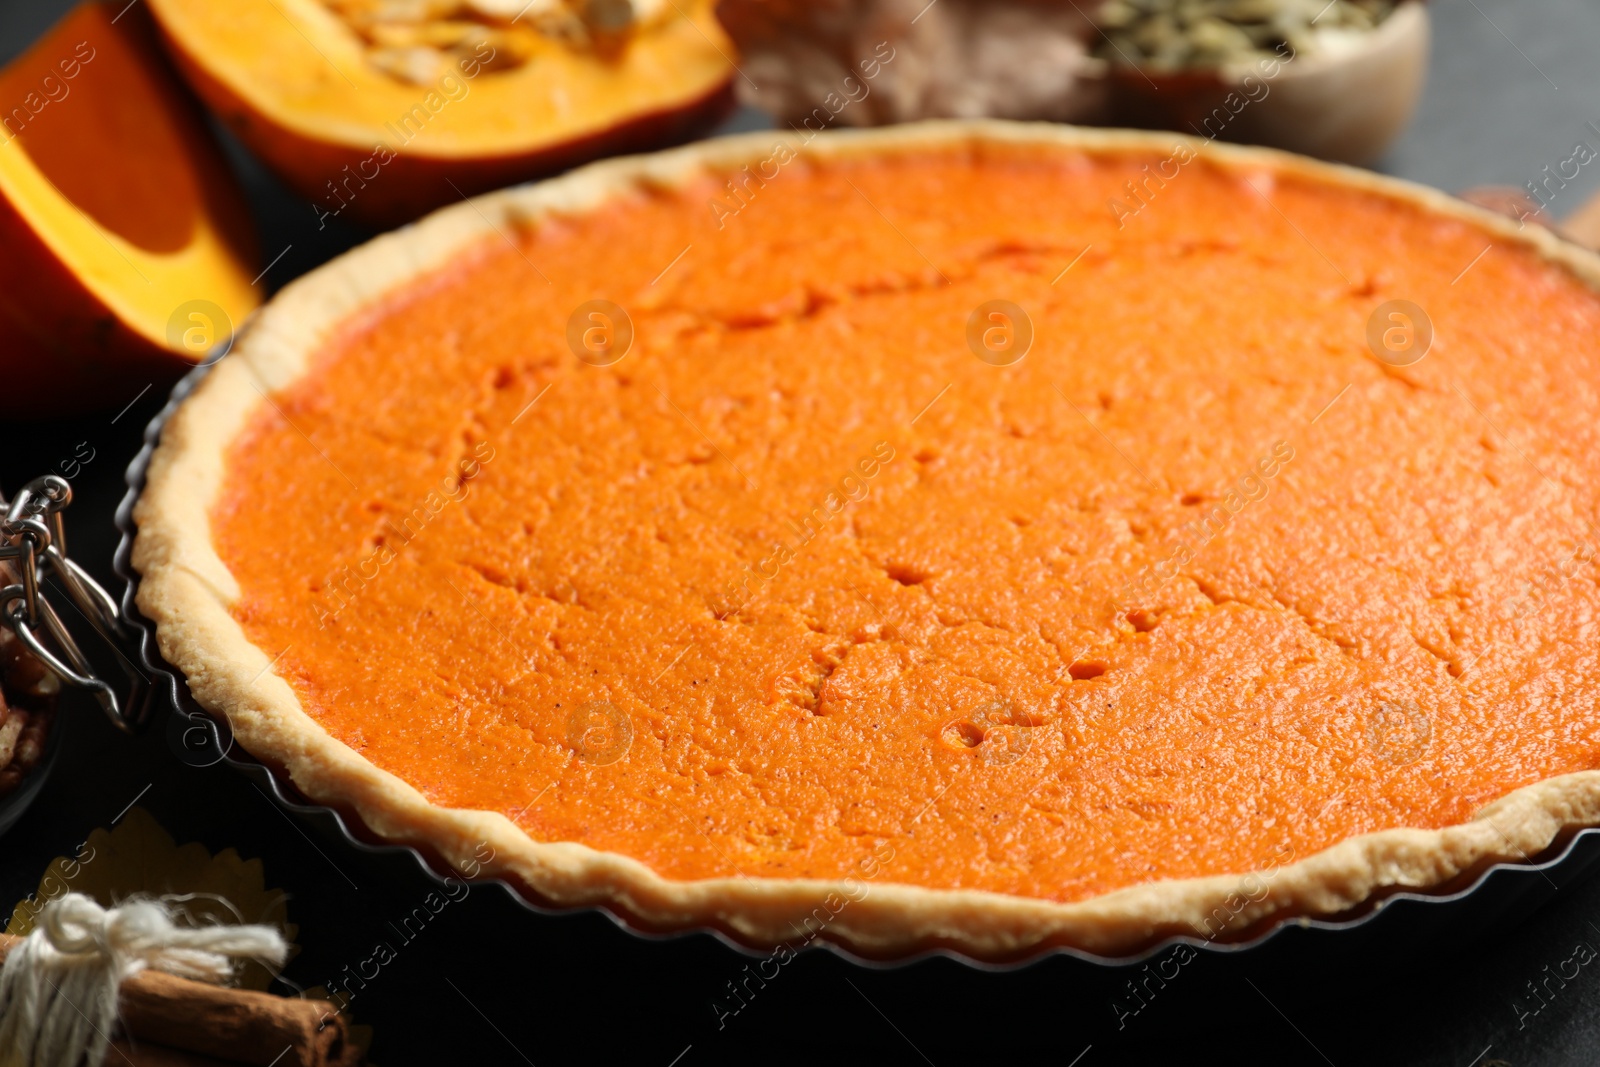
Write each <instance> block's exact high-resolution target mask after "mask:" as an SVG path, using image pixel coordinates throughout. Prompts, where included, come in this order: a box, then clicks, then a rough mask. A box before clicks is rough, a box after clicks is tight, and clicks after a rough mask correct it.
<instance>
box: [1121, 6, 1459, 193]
mask: <svg viewBox="0 0 1600 1067" xmlns="http://www.w3.org/2000/svg"><path fill="white" fill-rule="evenodd" d="M1094 23H1095V28H1096V30H1097V31H1098V34H1097V38H1098V39H1097V41H1096V42H1095V44H1094V45H1093V48H1092V54H1093V56H1094V58H1095V59H1096V60H1098V61H1099V62H1100V63H1101V64H1103V70H1104V72H1105V73H1104V77H1105V78H1106V80H1107V82H1108V85H1109V93H1108V98H1109V105H1108V106H1109V109H1110V114H1109V115H1108V119H1109V121H1111V122H1112V123H1114V124H1116V125H1121V126H1140V127H1145V128H1154V129H1173V130H1178V131H1181V132H1184V133H1189V134H1193V135H1195V136H1199V137H1202V138H1205V139H1207V140H1210V139H1221V140H1229V141H1239V142H1243V143H1247V144H1264V145H1270V146H1272V147H1277V148H1285V149H1289V150H1291V151H1296V152H1302V153H1304V154H1307V155H1313V156H1318V157H1321V158H1323V159H1332V160H1337V161H1340V162H1346V163H1370V162H1371V161H1373V160H1374V159H1376V158H1377V157H1378V156H1379V155H1381V154H1382V152H1383V150H1384V149H1385V148H1386V147H1388V145H1389V144H1390V142H1391V141H1392V140H1393V139H1394V137H1395V136H1397V135H1398V134H1399V132H1400V131H1401V130H1402V129H1403V128H1404V127H1405V125H1406V123H1407V122H1408V121H1409V120H1410V118H1411V115H1412V114H1413V112H1414V111H1415V109H1416V104H1417V101H1418V99H1419V98H1420V96H1421V93H1422V85H1423V81H1424V79H1425V77H1426V72H1427V60H1428V41H1429V22H1428V14H1427V8H1426V7H1425V6H1424V4H1423V3H1422V0H1106V2H1105V3H1103V4H1101V5H1100V6H1099V8H1098V9H1097V10H1096V12H1095V16H1094Z"/></svg>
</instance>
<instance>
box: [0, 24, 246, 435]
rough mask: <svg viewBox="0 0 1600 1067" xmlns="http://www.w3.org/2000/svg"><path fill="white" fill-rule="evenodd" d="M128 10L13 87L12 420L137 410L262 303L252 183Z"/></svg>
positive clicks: (1, 315) (5, 225)
mask: <svg viewBox="0 0 1600 1067" xmlns="http://www.w3.org/2000/svg"><path fill="white" fill-rule="evenodd" d="M122 6H123V5H122V4H120V3H86V4H83V5H81V6H79V7H78V8H77V9H76V10H74V11H73V12H72V14H71V15H69V16H67V17H66V18H65V19H63V20H62V21H61V22H60V23H59V24H58V25H57V26H56V27H55V28H54V29H52V30H51V31H50V32H49V33H48V34H46V35H45V36H44V38H43V39H41V40H40V41H39V42H38V43H37V44H35V45H34V46H33V47H32V48H31V49H29V50H28V51H27V52H26V53H25V54H23V55H22V56H20V57H19V58H17V59H16V60H15V61H14V62H12V63H11V64H10V65H9V66H7V67H6V68H5V69H4V70H3V71H0V248H3V249H4V253H3V254H0V352H3V357H0V358H3V363H0V366H3V368H4V370H5V373H6V386H7V388H6V389H5V391H4V393H3V394H0V405H3V407H4V410H5V411H7V412H8V413H12V414H17V413H26V414H31V415H38V414H52V413H56V412H61V411H71V410H87V409H93V408H95V407H105V406H110V405H113V404H115V405H121V404H125V403H127V402H128V400H129V399H130V398H131V396H132V395H133V392H132V391H133V390H137V389H138V388H139V387H140V386H141V385H144V384H147V383H149V382H150V381H152V380H170V379H171V378H172V377H175V376H176V374H177V373H178V372H179V371H180V370H181V369H182V368H183V367H184V366H185V365H186V363H188V362H193V361H194V360H197V359H199V358H201V357H202V356H204V355H205V353H206V351H207V350H208V349H209V348H210V347H211V342H213V341H215V340H216V339H217V336H216V333H215V328H216V327H217V326H218V325H219V323H218V321H217V320H218V319H219V318H225V319H228V320H231V321H232V322H235V323H237V322H240V321H242V320H243V319H244V317H245V316H246V315H247V314H249V313H250V311H251V310H253V309H254V308H255V306H256V305H257V304H258V303H259V302H260V298H259V295H258V292H257V290H256V289H255V288H254V287H253V286H252V283H251V279H252V278H253V277H255V275H256V273H257V272H258V271H259V270H260V269H261V268H260V266H258V265H257V259H258V258H259V254H258V252H257V250H256V247H257V246H256V241H255V235H254V233H253V229H252V226H251V223H250V215H249V212H248V210H247V208H246V206H245V202H244V197H243V194H242V193H241V192H240V190H239V187H238V183H237V182H236V181H235V179H234V177H233V173H232V171H230V170H229V168H228V165H227V163H226V162H225V161H224V160H223V158H222V154H221V153H220V152H219V151H218V149H217V146H216V144H215V142H214V141H213V139H212V136H211V132H210V130H209V129H208V128H207V127H206V123H205V119H204V117H203V116H202V115H201V114H199V112H198V110H197V109H196V108H195V107H194V104H193V102H192V100H190V98H189V97H188V95H187V94H186V93H185V92H184V91H183V89H182V87H181V86H180V85H179V84H177V82H176V81H175V79H174V78H173V77H172V74H171V71H170V69H169V68H168V66H167V64H166V62H165V60H164V59H163V58H162V56H161V52H160V49H159V48H158V47H157V46H156V43H155V40H154V38H153V35H152V34H151V31H150V27H149V23H148V21H147V20H145V19H144V17H143V13H142V12H140V11H138V10H128V11H125V12H124V13H123V14H122V16H121V17H120V18H119V17H118V11H119V9H121V8H122ZM186 304H187V305H192V307H191V308H190V310H196V309H198V310H199V311H200V312H202V314H201V319H202V320H204V325H200V326H199V332H198V333H196V332H194V331H195V329H196V325H197V324H196V323H195V322H193V321H190V320H189V319H187V318H186V317H185V316H183V315H182V314H178V320H179V321H180V324H179V325H178V326H177V328H176V329H174V315H175V314H177V313H178V312H179V309H180V308H182V307H183V306H184V305H186ZM186 334H187V338H186V336H185V335H186ZM135 382H137V383H139V385H134V384H133V383H135ZM130 386H131V389H130Z"/></svg>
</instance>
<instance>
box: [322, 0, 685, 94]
mask: <svg viewBox="0 0 1600 1067" xmlns="http://www.w3.org/2000/svg"><path fill="white" fill-rule="evenodd" d="M322 2H323V4H324V6H325V7H327V8H328V10H330V11H331V12H333V14H334V15H336V16H337V17H338V18H339V19H340V21H342V22H343V23H344V24H345V25H346V26H348V27H349V28H350V30H351V31H352V32H353V33H354V34H355V35H356V36H357V37H358V38H359V39H360V40H361V41H362V43H363V44H364V45H365V46H366V48H365V53H366V58H367V61H368V62H369V63H371V64H372V65H373V66H374V67H376V68H377V69H378V70H380V71H382V72H383V73H385V74H387V75H388V76H390V77H391V78H394V79H396V80H398V81H402V82H406V83H408V84H413V85H424V84H429V83H431V82H434V81H436V80H437V79H438V78H440V77H442V76H443V75H444V74H445V73H447V72H448V70H449V68H450V67H451V66H453V65H455V64H456V63H458V62H460V61H462V60H466V59H469V58H470V59H472V60H474V61H475V62H477V63H478V64H480V65H481V67H482V69H484V70H487V71H498V70H509V69H512V68H515V67H519V66H521V65H523V64H524V63H526V62H528V60H529V59H530V58H531V57H532V56H533V54H534V53H535V52H536V51H537V50H538V47H537V42H538V41H540V40H545V41H553V42H557V43H559V44H561V45H563V46H565V47H568V48H571V49H574V50H583V51H589V52H592V53H594V54H596V55H598V56H600V57H601V58H608V57H611V56H614V55H616V54H618V52H619V50H620V49H621V48H623V47H625V46H626V44H627V41H628V39H629V38H630V36H631V35H632V34H633V33H635V32H637V31H638V30H639V28H640V27H641V26H643V25H646V24H649V23H653V22H655V21H657V20H659V19H662V18H665V17H666V15H667V13H669V12H670V10H671V8H670V6H669V4H668V0H322ZM485 44H487V45H489V46H491V47H492V48H493V49H494V51H493V53H492V55H493V58H492V59H489V60H485V59H484V58H483V55H484V54H485V53H486V50H485V49H484V48H483V47H482V46H483V45H485Z"/></svg>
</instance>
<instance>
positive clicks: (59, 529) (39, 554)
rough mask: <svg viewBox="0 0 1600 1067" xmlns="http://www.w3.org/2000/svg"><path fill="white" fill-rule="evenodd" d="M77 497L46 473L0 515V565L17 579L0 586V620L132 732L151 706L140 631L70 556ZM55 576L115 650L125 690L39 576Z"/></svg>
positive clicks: (79, 611) (72, 602)
mask: <svg viewBox="0 0 1600 1067" xmlns="http://www.w3.org/2000/svg"><path fill="white" fill-rule="evenodd" d="M70 503H72V487H71V486H70V485H68V484H67V481H66V480H65V479H64V478H60V477H57V476H56V475H53V474H47V475H45V476H44V477H43V478H35V479H34V480H33V481H31V482H29V483H28V484H27V485H25V486H23V487H22V489H21V490H19V491H18V493H17V495H16V497H15V498H13V499H12V501H11V502H10V503H9V504H5V503H4V502H3V501H0V507H5V509H6V512H5V520H4V522H0V572H3V573H4V575H5V576H6V577H7V578H15V579H17V580H16V581H14V582H12V583H10V584H8V585H6V586H5V587H4V588H0V622H3V623H4V624H5V625H7V626H9V627H11V629H12V630H13V631H14V632H15V633H16V635H17V637H18V639H19V640H21V641H22V643H23V644H24V645H25V646H26V647H27V648H28V650H29V651H30V652H32V653H33V654H34V655H35V656H37V657H38V658H39V660H40V662H42V663H43V664H44V665H45V666H46V667H48V668H49V669H50V670H51V671H52V672H53V673H55V675H56V676H57V677H59V678H60V679H61V681H62V682H64V683H66V684H67V685H70V686H74V687H76V688H78V689H87V690H89V691H90V692H92V693H93V694H94V695H95V699H96V700H97V701H99V703H100V707H101V708H102V709H104V711H105V713H106V715H107V716H108V717H110V719H111V721H112V722H113V723H115V724H116V725H117V727H118V728H119V729H122V730H124V731H126V732H129V733H132V732H133V731H134V730H136V729H138V728H139V727H140V726H142V725H143V724H144V720H145V718H146V717H147V715H148V714H149V709H150V686H149V682H148V679H146V678H145V676H144V675H143V674H142V673H141V672H140V671H139V670H138V668H137V667H135V666H134V665H133V663H132V661H131V660H130V659H129V658H128V657H129V655H130V654H132V653H133V652H134V645H133V642H134V638H133V636H132V635H131V633H130V632H129V630H128V629H127V628H126V627H125V626H124V625H123V621H122V613H121V611H120V610H119V609H118V607H117V602H116V601H115V600H113V599H112V597H111V594H110V593H107V592H106V591H105V589H104V588H102V587H101V585H100V583H98V582H96V581H95V580H94V579H93V578H91V577H89V574H88V572H86V571H85V570H84V569H83V568H82V567H79V566H78V565H77V564H76V563H74V562H72V560H70V559H68V558H67V540H66V529H65V527H64V526H63V524H62V520H61V512H62V511H63V510H64V509H65V508H66V507H67V505H68V504H70ZM41 563H42V564H43V567H44V572H43V573H44V574H48V575H49V576H52V577H54V578H55V580H56V583H57V585H58V586H59V587H60V589H61V590H62V591H63V592H64V593H65V595H66V597H67V600H68V602H69V603H70V605H71V606H72V607H73V608H74V609H75V610H76V613H77V615H79V616H81V617H82V618H83V620H84V621H86V622H87V623H88V624H89V627H90V628H91V629H92V630H94V632H95V633H96V634H98V635H99V637H100V639H101V640H102V641H104V642H105V644H106V645H107V646H109V648H110V649H111V651H112V652H113V653H115V657H116V661H117V666H118V667H119V668H120V669H121V671H122V674H123V676H124V684H123V685H122V687H121V690H120V692H119V690H118V689H117V688H115V687H113V686H112V685H111V684H109V683H108V682H106V681H105V680H104V679H103V678H102V677H101V676H100V674H99V673H97V671H96V668H95V666H94V665H93V664H92V663H91V662H90V661H89V658H88V657H87V656H85V655H84V654H83V649H82V648H81V647H80V646H79V645H78V642H77V641H76V640H75V639H74V638H73V636H72V633H71V631H69V630H68V629H67V627H66V625H65V624H64V623H63V622H62V620H61V616H60V614H59V613H58V612H57V611H56V609H55V606H54V605H53V604H51V602H50V600H49V599H48V598H47V597H46V596H45V590H44V589H43V588H42V587H41V584H40V579H41V577H42V574H41Z"/></svg>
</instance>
